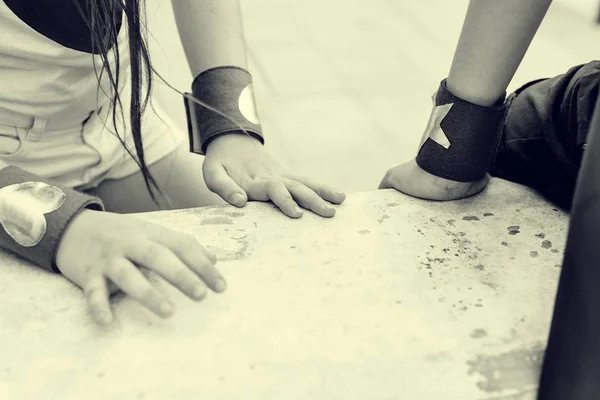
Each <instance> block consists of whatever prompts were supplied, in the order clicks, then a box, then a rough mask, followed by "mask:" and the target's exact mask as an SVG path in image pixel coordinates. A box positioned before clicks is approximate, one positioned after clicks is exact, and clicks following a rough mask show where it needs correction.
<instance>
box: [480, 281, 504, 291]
mask: <svg viewBox="0 0 600 400" xmlns="http://www.w3.org/2000/svg"><path fill="white" fill-rule="evenodd" d="M481 284H482V285H485V286H487V287H491V288H492V289H494V290H496V289H498V288H499V287H500V285H498V284H497V283H494V282H481Z"/></svg>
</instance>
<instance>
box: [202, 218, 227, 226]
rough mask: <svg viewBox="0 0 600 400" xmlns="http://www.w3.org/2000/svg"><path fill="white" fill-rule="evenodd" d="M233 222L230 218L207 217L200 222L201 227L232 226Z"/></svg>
mask: <svg viewBox="0 0 600 400" xmlns="http://www.w3.org/2000/svg"><path fill="white" fill-rule="evenodd" d="M232 224H233V220H232V219H231V218H229V217H224V216H216V217H207V218H203V219H202V220H200V225H232Z"/></svg>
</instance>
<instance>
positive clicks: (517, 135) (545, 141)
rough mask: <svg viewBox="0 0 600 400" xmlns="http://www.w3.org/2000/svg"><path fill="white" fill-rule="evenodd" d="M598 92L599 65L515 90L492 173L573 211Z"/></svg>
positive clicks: (578, 69) (534, 82)
mask: <svg viewBox="0 0 600 400" xmlns="http://www.w3.org/2000/svg"><path fill="white" fill-rule="evenodd" d="M599 88H600V61H592V62H590V63H588V64H584V65H579V66H576V67H573V68H571V69H570V70H569V71H568V72H567V73H565V74H563V75H559V76H557V77H554V78H549V79H539V80H536V81H533V82H529V83H527V84H526V85H524V86H522V87H521V88H519V89H518V90H517V91H516V92H515V95H516V96H515V98H514V100H513V102H512V105H511V106H510V110H509V112H508V116H507V120H506V125H505V127H504V132H503V140H502V141H501V142H500V146H499V149H498V154H497V156H496V162H495V165H494V168H493V170H492V171H491V175H492V176H495V177H498V178H503V179H506V180H509V181H513V182H516V183H520V184H523V185H527V186H529V187H531V188H533V189H535V190H537V191H538V192H540V194H542V195H543V196H544V197H546V198H547V199H549V200H550V201H552V202H553V203H555V204H556V205H558V206H559V207H561V208H564V209H566V210H570V208H571V202H572V198H573V194H574V192H575V184H576V182H577V174H578V173H579V168H580V166H581V160H582V156H583V152H584V150H585V146H586V142H587V135H588V130H589V127H590V122H591V120H592V115H593V112H594V106H595V103H596V99H597V97H598V90H599Z"/></svg>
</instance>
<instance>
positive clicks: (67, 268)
mask: <svg viewBox="0 0 600 400" xmlns="http://www.w3.org/2000/svg"><path fill="white" fill-rule="evenodd" d="M215 262H216V258H215V256H214V255H212V254H210V253H209V252H208V251H207V250H206V249H204V247H202V245H201V244H200V243H198V241H197V240H196V239H195V238H194V237H192V236H190V235H187V234H184V233H181V232H177V231H173V230H170V229H167V228H164V227H162V226H160V225H156V224H152V223H149V222H145V221H142V220H141V219H138V218H136V217H134V216H131V215H121V214H113V213H108V212H99V211H92V210H83V211H81V212H80V213H79V214H78V215H77V216H76V217H75V218H74V219H73V221H72V222H71V224H70V225H69V227H68V228H67V230H66V232H65V233H64V235H63V237H62V239H61V241H60V244H59V247H58V251H57V255H56V265H57V266H58V269H59V270H60V271H61V272H62V273H63V275H64V276H65V277H67V278H68V279H69V280H71V281H72V282H74V283H75V284H77V285H78V286H79V287H81V288H82V289H83V290H84V292H85V296H86V298H87V302H88V306H89V308H90V311H91V314H92V316H93V318H94V319H95V320H96V321H97V322H98V323H100V324H103V325H107V324H109V323H110V322H111V321H112V319H113V317H112V312H111V309H110V304H109V291H108V286H107V279H108V280H110V281H111V282H112V283H114V284H115V285H116V286H117V287H118V288H119V289H121V290H122V291H123V292H125V293H126V294H128V295H129V296H131V297H133V298H135V299H137V300H138V301H140V302H141V303H142V304H143V305H144V306H146V307H147V308H148V309H150V310H151V311H153V312H154V313H156V314H157V315H159V316H161V317H164V318H166V317H170V316H171V315H172V314H173V306H172V304H170V303H169V302H168V301H167V300H166V299H165V298H164V297H163V296H162V295H161V294H160V293H159V292H158V291H157V290H156V289H155V288H154V287H153V286H152V285H151V284H150V282H148V280H147V279H146V278H145V277H144V275H143V274H142V272H140V270H139V269H138V267H144V268H147V269H149V270H152V271H155V272H157V273H158V274H159V275H161V276H162V277H163V278H165V279H166V280H167V281H169V282H170V283H171V284H173V285H174V286H176V287H177V288H178V289H179V290H181V291H182V292H183V293H184V294H186V295H187V296H188V297H190V298H191V299H193V300H201V299H202V298H204V297H205V296H206V286H208V287H209V288H210V289H212V290H213V291H215V292H223V291H224V290H225V287H226V284H225V281H224V279H223V277H222V276H221V274H220V273H219V271H218V270H217V269H216V268H215V266H214V264H215Z"/></svg>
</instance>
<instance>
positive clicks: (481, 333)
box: [471, 328, 487, 339]
mask: <svg viewBox="0 0 600 400" xmlns="http://www.w3.org/2000/svg"><path fill="white" fill-rule="evenodd" d="M486 336H487V332H486V331H485V329H481V328H480V329H475V330H473V332H471V337H472V338H473V339H481V338H484V337H486Z"/></svg>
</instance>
